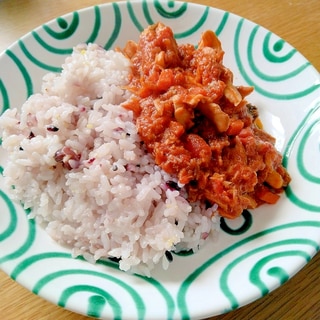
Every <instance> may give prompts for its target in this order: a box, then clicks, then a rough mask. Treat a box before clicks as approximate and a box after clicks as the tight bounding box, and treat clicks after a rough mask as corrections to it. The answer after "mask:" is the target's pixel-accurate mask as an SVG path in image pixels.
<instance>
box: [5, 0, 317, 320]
mask: <svg viewBox="0 0 320 320" xmlns="http://www.w3.org/2000/svg"><path fill="white" fill-rule="evenodd" d="M157 21H162V22H163V23H165V24H167V25H169V26H171V27H172V29H173V31H174V33H175V35H176V38H177V39H178V41H179V42H189V43H194V44H196V43H197V42H198V39H199V37H200V33H201V32H202V31H204V30H206V29H212V30H214V31H215V32H216V33H217V34H218V36H219V38H220V40H221V42H222V45H223V49H224V50H225V60H224V62H225V65H227V66H228V67H229V68H230V69H231V70H233V72H234V75H235V78H234V81H235V83H236V84H243V85H253V86H254V87H255V92H254V93H253V94H252V95H251V96H250V99H249V100H250V102H252V103H253V104H255V105H257V106H258V107H259V109H260V114H261V117H262V120H263V122H264V124H265V128H266V130H267V131H269V132H270V133H271V134H273V135H274V136H275V137H276V138H277V148H278V149H279V150H280V151H281V152H282V153H283V155H284V165H285V166H286V167H287V169H288V171H289V172H290V174H291V176H292V183H291V185H290V187H289V188H288V189H287V191H286V193H285V194H284V195H283V196H282V197H281V199H280V201H279V202H278V203H277V204H276V205H273V206H262V207H260V208H258V209H256V210H252V211H250V212H245V213H244V214H243V215H242V216H241V217H240V218H238V219H236V220H234V221H228V220H222V224H221V228H222V229H221V232H220V234H219V237H218V239H217V241H216V242H215V243H213V242H208V243H207V244H206V245H205V247H203V248H202V250H200V251H199V252H198V253H197V254H193V255H188V256H181V255H180V256H178V255H177V256H174V261H173V262H172V264H171V265H170V269H169V271H166V272H164V271H161V270H160V268H159V269H157V270H156V271H155V273H154V276H153V277H152V278H144V277H140V276H132V275H128V274H125V273H123V272H121V271H119V270H118V269H117V265H116V264H114V263H112V262H99V263H97V264H96V265H91V264H89V263H87V262H85V261H83V260H81V259H72V258H71V255H70V251H69V250H68V249H66V248H63V247H60V246H59V245H57V244H56V243H55V242H53V241H52V240H51V239H50V238H49V237H48V236H47V234H46V233H45V231H43V229H41V228H40V227H38V226H37V225H35V223H34V221H33V220H28V219H27V214H26V212H24V211H23V210H22V209H21V207H20V206H19V205H18V204H16V203H13V202H12V201H11V200H10V197H9V196H8V195H7V194H6V193H5V192H4V191H0V196H1V197H0V208H1V215H0V266H1V268H2V269H3V270H4V271H5V272H6V273H7V274H8V275H10V277H12V278H13V279H14V280H16V281H17V282H19V283H20V284H22V285H23V286H25V287H26V288H28V289H29V290H30V291H32V292H34V293H35V294H37V295H39V296H41V297H43V298H45V299H47V300H49V301H51V302H52V303H54V304H57V305H59V306H62V307H65V308H67V309H69V310H73V311H75V312H78V313H81V314H86V315H90V316H94V317H102V318H117V319H120V318H125V319H135V318H139V319H143V318H146V319H166V318H167V319H172V318H183V319H188V318H192V319H197V318H205V317H208V316H211V315H217V314H221V313H224V312H227V311H230V310H232V309H236V308H238V307H239V306H242V305H244V304H247V303H249V302H251V301H254V300H256V299H258V298H260V297H261V296H263V295H265V294H267V293H268V292H270V291H272V290H273V289H275V288H276V287H278V286H280V285H281V284H283V283H284V282H285V281H287V280H288V279H289V278H290V277H292V276H293V275H294V274H295V273H296V272H298V271H299V270H300V269H301V268H302V267H303V266H304V265H305V264H306V263H307V262H308V261H309V260H310V259H311V258H312V256H313V255H314V254H315V253H316V252H317V250H318V248H319V243H320V232H319V229H320V197H319V194H320V166H319V165H315V164H319V163H320V151H319V134H320V120H319V119H320V101H319V96H320V84H319V83H320V79H319V74H318V72H317V71H316V70H315V69H314V68H313V67H312V66H311V65H310V63H309V62H308V61H306V60H305V58H304V57H303V56H301V55H300V54H299V53H298V52H297V51H296V50H295V49H294V48H292V47H291V46H290V45H289V44H288V43H286V42H285V41H283V40H282V39H280V38H279V37H277V36H276V35H274V34H272V33H271V32H269V31H268V30H266V29H264V28H263V27H261V26H259V25H256V24H254V23H252V22H250V21H247V20H245V19H243V18H241V17H239V16H235V15H233V14H231V13H228V12H224V11H221V10H217V9H214V8H209V7H204V6H199V5H195V4H191V3H182V2H173V1H153V2H147V1H137V2H135V1H130V2H121V3H112V4H106V5H101V6H96V7H92V8H88V9H84V10H81V11H78V12H73V13H71V14H68V15H65V16H63V17H60V18H57V19H55V20H53V21H51V22H49V23H46V24H44V25H43V26H41V27H39V28H37V29H36V30H34V31H32V32H31V33H29V34H27V35H26V36H25V37H23V38H22V39H20V40H19V41H18V42H17V43H15V44H14V45H13V46H11V47H10V48H9V49H8V50H6V51H5V52H4V53H3V54H2V55H1V57H0V106H1V108H2V111H3V110H5V109H6V108H11V107H15V106H20V105H21V104H22V103H23V102H24V101H25V99H26V98H27V97H28V96H29V95H31V94H32V93H33V92H36V91H39V90H40V83H41V78H42V76H43V75H44V74H45V73H47V72H49V71H54V72H58V71H59V70H60V66H61V64H62V62H63V61H64V59H65V58H66V56H67V55H69V54H70V53H71V51H72V47H73V46H75V45H76V44H78V43H80V42H96V43H98V44H100V45H101V46H103V47H105V48H106V49H110V48H113V47H114V46H116V45H117V46H124V44H125V43H126V41H127V40H128V39H134V40H137V39H138V35H139V33H140V32H141V31H142V29H143V28H144V27H146V26H147V25H149V24H152V23H154V22H157ZM186 22H187V23H186ZM5 165H6V164H5V159H4V157H3V156H1V169H3V167H4V166H5ZM1 172H2V170H1ZM1 183H2V180H1Z"/></svg>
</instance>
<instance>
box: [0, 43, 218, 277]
mask: <svg viewBox="0 0 320 320" xmlns="http://www.w3.org/2000/svg"><path fill="white" fill-rule="evenodd" d="M130 72H131V67H130V61H129V60H128V59H127V58H125V57H124V56H123V55H122V54H121V53H118V52H115V51H106V50H104V49H103V48H101V47H99V46H98V45H96V44H89V45H84V44H83V45H78V46H77V47H75V49H74V51H73V53H72V55H71V56H70V57H68V58H67V59H66V61H65V63H64V64H63V66H62V72H61V73H60V74H48V75H46V76H45V77H44V79H43V85H42V91H41V93H38V94H34V95H32V96H31V97H30V98H29V99H28V100H27V101H26V102H25V103H24V105H23V106H22V107H21V109H9V110H7V111H6V112H5V113H4V114H3V115H2V116H1V118H0V127H1V135H2V147H3V148H4V149H5V150H6V151H7V154H8V161H7V164H6V167H5V169H4V173H3V174H4V177H5V182H6V185H7V187H8V190H10V192H11V194H12V195H13V197H14V198H15V199H16V200H18V201H21V202H22V203H23V205H24V208H31V209H32V211H31V213H30V215H29V217H30V218H35V219H36V220H37V222H38V223H39V224H42V225H43V226H44V227H45V229H46V231H47V232H48V233H49V234H50V236H51V237H52V238H53V239H55V240H56V241H57V242H59V243H60V244H62V245H67V246H69V247H71V248H72V253H73V256H75V257H76V256H79V255H82V256H84V257H85V258H86V259H87V260H89V261H92V262H94V261H96V260H98V259H102V258H108V257H113V258H117V259H119V260H120V262H119V266H120V269H122V270H125V271H129V270H130V271H131V272H138V273H142V274H145V275H150V271H151V270H152V269H153V268H154V266H155V265H156V264H157V263H159V262H161V263H162V265H163V267H164V268H167V267H168V259H167V258H166V251H172V250H180V249H186V250H189V249H193V250H194V251H195V250H197V249H198V248H199V246H201V244H202V243H203V242H204V241H205V239H206V238H207V236H208V234H209V233H210V232H211V231H212V230H217V229H218V227H217V226H218V218H217V217H216V216H215V215H213V210H214V208H210V209H206V208H204V207H203V205H197V204H189V203H188V202H187V200H186V194H185V191H184V189H183V186H179V185H178V184H177V183H176V182H175V180H174V179H173V178H172V177H170V176H169V175H168V174H166V173H165V172H163V171H162V170H161V169H160V168H159V167H158V166H156V165H155V164H154V160H153V159H152V157H151V156H150V155H149V154H148V153H147V152H146V151H145V149H144V146H143V143H142V142H141V140H140V138H139V136H138V134H137V129H136V126H135V124H134V122H133V114H132V112H131V111H128V110H126V109H124V108H122V106H121V104H122V103H123V102H125V101H126V100H127V99H128V98H129V97H130V94H129V93H128V92H127V91H126V90H124V89H123V87H124V86H125V85H126V84H127V83H128V76H129V74H130ZM12 186H14V187H12ZM212 216H213V218H212Z"/></svg>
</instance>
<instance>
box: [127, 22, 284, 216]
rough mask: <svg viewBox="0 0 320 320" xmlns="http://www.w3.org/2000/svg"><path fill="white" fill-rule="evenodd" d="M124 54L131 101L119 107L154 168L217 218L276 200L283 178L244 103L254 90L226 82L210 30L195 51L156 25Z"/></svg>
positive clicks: (252, 112) (252, 110) (264, 136)
mask: <svg viewBox="0 0 320 320" xmlns="http://www.w3.org/2000/svg"><path fill="white" fill-rule="evenodd" d="M123 52H124V53H125V54H126V55H127V56H128V58H129V59H130V60H131V61H132V65H133V74H132V79H131V81H130V85H129V90H131V91H132V92H133V93H134V96H133V98H132V99H131V100H130V101H129V102H128V103H126V105H125V107H126V108H127V109H130V110H133V112H134V114H135V117H136V125H137V128H138V132H139V134H140V136H141V139H142V140H143V142H144V143H145V146H146V148H147V150H148V151H149V152H150V153H152V155H153V156H154V158H155V161H156V163H157V164H158V165H159V166H160V167H161V168H162V169H163V170H165V171H166V172H167V173H169V174H172V175H174V176H176V177H177V178H178V179H179V182H181V183H182V184H185V185H186V188H187V192H188V200H189V201H197V200H200V201H205V202H206V203H207V204H209V205H213V204H218V206H219V207H218V211H219V213H220V215H221V216H223V217H227V218H235V217H237V216H239V215H240V214H241V213H242V211H243V210H244V209H248V208H255V207H257V206H259V205H261V204H263V203H275V202H276V201H277V200H278V198H279V194H280V193H281V192H282V191H283V189H284V188H285V187H286V186H287V185H288V183H289V182H290V176H289V174H288V173H287V171H286V169H285V168H284V167H283V166H282V164H281V162H282V156H281V155H280V153H279V152H278V151H277V150H276V149H275V146H274V142H275V140H274V138H273V137H271V136H270V135H269V134H267V133H266V132H265V131H263V130H262V128H261V125H260V122H259V118H258V114H257V109H256V108H255V107H254V106H252V105H250V104H248V103H247V101H246V100H245V97H246V96H247V95H248V94H250V93H251V92H252V90H253V88H251V87H236V86H235V85H234V84H233V74H232V72H231V71H230V70H229V69H228V68H226V67H225V66H224V65H223V55H224V52H223V50H222V48H221V44H220V41H219V40H218V38H217V37H216V35H215V34H214V33H213V32H212V31H206V32H204V33H203V34H202V36H201V39H200V42H199V44H198V47H197V48H195V47H194V46H193V45H191V44H181V45H178V44H177V42H176V40H175V38H174V35H173V32H172V30H171V29H170V28H169V27H167V26H165V25H163V24H161V23H158V24H155V25H152V26H150V27H148V28H147V29H145V30H144V31H143V32H142V33H141V35H140V39H139V42H138V43H135V42H132V41H130V42H128V44H127V45H126V47H125V48H124V50H123Z"/></svg>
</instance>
